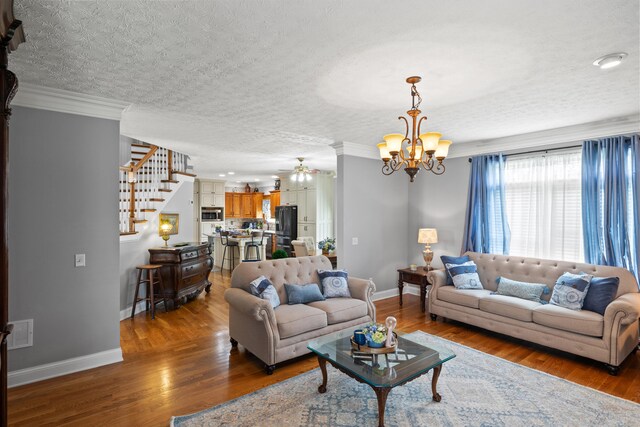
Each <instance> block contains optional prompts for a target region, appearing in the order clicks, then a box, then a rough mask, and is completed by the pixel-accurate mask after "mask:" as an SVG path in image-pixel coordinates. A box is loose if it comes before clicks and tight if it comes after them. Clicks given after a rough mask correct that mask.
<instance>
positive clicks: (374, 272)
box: [337, 155, 409, 291]
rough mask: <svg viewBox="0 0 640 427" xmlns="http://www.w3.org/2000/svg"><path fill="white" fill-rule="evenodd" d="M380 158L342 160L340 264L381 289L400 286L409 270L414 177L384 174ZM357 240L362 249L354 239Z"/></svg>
mask: <svg viewBox="0 0 640 427" xmlns="http://www.w3.org/2000/svg"><path fill="white" fill-rule="evenodd" d="M380 167H381V162H380V161H379V160H372V159H365V158H361V157H354V156H344V155H341V156H338V183H337V204H338V207H337V212H338V215H337V220H338V260H339V264H340V268H346V269H347V270H348V272H349V274H350V275H352V276H355V277H361V278H365V279H368V278H370V277H371V278H373V280H374V282H375V284H376V288H377V290H378V291H382V290H387V289H393V288H395V287H396V286H397V280H398V279H397V272H396V270H397V269H398V268H402V267H406V265H407V261H408V255H407V249H408V247H407V238H408V235H407V230H408V229H407V220H408V217H409V214H408V211H407V205H408V203H409V188H408V184H407V181H408V178H407V175H406V174H405V173H404V172H396V173H394V174H393V175H391V176H384V175H382V173H381V172H380ZM353 237H357V238H358V240H359V242H358V245H357V246H354V245H352V238H353Z"/></svg>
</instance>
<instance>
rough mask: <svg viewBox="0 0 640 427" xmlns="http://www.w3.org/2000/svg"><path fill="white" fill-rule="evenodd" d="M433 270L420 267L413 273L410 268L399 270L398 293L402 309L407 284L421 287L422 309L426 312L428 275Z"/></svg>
mask: <svg viewBox="0 0 640 427" xmlns="http://www.w3.org/2000/svg"><path fill="white" fill-rule="evenodd" d="M431 270H433V268H430V269H429V270H427V267H418V268H417V269H416V270H415V271H411V269H410V268H401V269H399V270H398V293H399V294H400V307H402V289H403V288H404V284H405V283H411V284H413V285H419V286H420V308H421V310H422V312H423V313H424V312H425V311H426V308H425V301H426V299H427V285H428V284H429V283H428V282H427V273H428V272H429V271H431Z"/></svg>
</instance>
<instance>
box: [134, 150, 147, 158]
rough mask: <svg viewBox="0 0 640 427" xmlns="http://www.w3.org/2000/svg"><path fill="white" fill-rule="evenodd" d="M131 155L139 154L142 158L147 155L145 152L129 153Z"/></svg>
mask: <svg viewBox="0 0 640 427" xmlns="http://www.w3.org/2000/svg"><path fill="white" fill-rule="evenodd" d="M131 154H139V155H141V156H142V157H144V156H145V155H146V154H147V152H146V151H131Z"/></svg>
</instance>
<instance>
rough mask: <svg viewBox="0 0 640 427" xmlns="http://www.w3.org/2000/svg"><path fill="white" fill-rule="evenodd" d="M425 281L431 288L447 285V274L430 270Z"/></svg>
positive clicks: (442, 271)
mask: <svg viewBox="0 0 640 427" xmlns="http://www.w3.org/2000/svg"><path fill="white" fill-rule="evenodd" d="M427 281H428V282H429V283H431V285H432V286H433V288H434V289H435V288H439V287H440V286H444V285H446V284H447V273H446V271H444V269H443V270H431V271H430V272H428V273H427Z"/></svg>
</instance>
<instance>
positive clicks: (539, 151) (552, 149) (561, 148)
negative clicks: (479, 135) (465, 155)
mask: <svg viewBox="0 0 640 427" xmlns="http://www.w3.org/2000/svg"><path fill="white" fill-rule="evenodd" d="M579 147H582V144H580V145H571V146H568V147H556V148H546V149H542V150H531V151H523V152H522V153H511V154H504V157H509V156H521V155H523V154H533V153H548V152H549V151H557V150H568V149H570V148H579ZM469 163H471V157H469Z"/></svg>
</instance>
